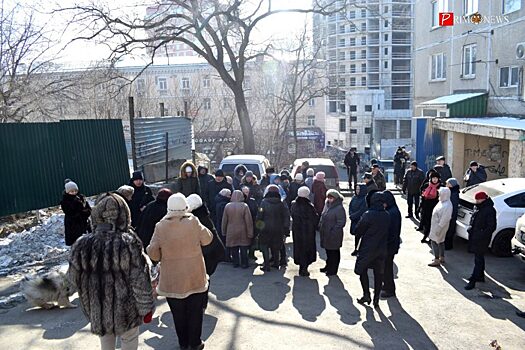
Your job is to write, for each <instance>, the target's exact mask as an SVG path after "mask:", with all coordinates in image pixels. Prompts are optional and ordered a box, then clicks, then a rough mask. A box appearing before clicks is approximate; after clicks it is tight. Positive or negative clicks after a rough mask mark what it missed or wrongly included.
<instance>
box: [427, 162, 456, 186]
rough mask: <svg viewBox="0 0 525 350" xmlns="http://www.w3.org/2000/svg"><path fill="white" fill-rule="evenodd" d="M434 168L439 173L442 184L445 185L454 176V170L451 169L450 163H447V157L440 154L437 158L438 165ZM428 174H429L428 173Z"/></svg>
mask: <svg viewBox="0 0 525 350" xmlns="http://www.w3.org/2000/svg"><path fill="white" fill-rule="evenodd" d="M434 170H435V171H437V172H438V173H439V175H440V176H441V177H440V180H441V185H442V186H445V183H446V182H447V180H448V179H450V178H451V177H452V171H451V170H450V167H449V166H448V164H446V163H445V157H444V156H439V157H437V158H436V165H435V166H434ZM427 175H428V174H427Z"/></svg>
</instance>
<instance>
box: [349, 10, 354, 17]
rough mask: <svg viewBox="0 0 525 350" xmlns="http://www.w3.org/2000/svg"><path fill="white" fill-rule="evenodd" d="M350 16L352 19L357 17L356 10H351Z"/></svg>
mask: <svg viewBox="0 0 525 350" xmlns="http://www.w3.org/2000/svg"><path fill="white" fill-rule="evenodd" d="M348 17H349V18H350V19H354V18H355V11H353V10H352V11H350V12H349V13H348Z"/></svg>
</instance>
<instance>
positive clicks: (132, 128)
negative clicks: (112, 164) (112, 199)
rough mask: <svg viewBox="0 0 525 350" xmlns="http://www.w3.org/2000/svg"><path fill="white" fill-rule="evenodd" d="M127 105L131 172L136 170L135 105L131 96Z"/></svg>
mask: <svg viewBox="0 0 525 350" xmlns="http://www.w3.org/2000/svg"><path fill="white" fill-rule="evenodd" d="M128 104H129V127H130V132H131V158H133V171H135V170H137V153H136V152H137V150H136V148H135V103H134V101H133V96H130V97H129V98H128Z"/></svg>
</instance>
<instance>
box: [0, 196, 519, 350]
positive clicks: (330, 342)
mask: <svg viewBox="0 0 525 350" xmlns="http://www.w3.org/2000/svg"><path fill="white" fill-rule="evenodd" d="M396 199H397V202H398V204H399V206H400V208H401V212H402V213H403V214H405V213H406V202H405V200H404V199H402V198H401V197H400V196H398V195H396ZM348 202H349V198H347V199H346V200H345V207H346V208H347V207H348ZM348 229H349V225H347V226H346V232H347V234H346V237H345V241H344V245H343V248H342V261H341V267H340V270H339V276H337V277H330V278H328V277H326V276H325V275H324V274H322V273H320V272H319V268H320V267H322V266H323V264H324V262H323V259H324V258H325V255H324V253H323V252H320V254H319V258H318V260H317V262H316V263H315V264H314V265H312V266H311V267H310V271H311V272H312V274H311V276H310V277H309V278H305V277H299V276H298V267H297V266H295V265H294V264H293V260H292V259H290V262H289V265H288V269H286V270H284V271H275V270H273V271H272V272H271V273H267V274H263V273H262V272H261V271H259V269H258V268H257V267H256V266H255V265H253V266H252V267H251V268H250V269H248V270H241V269H234V268H233V267H232V266H230V265H227V264H223V265H221V266H220V267H219V268H218V270H217V272H216V274H215V275H214V276H213V278H212V279H211V290H210V303H209V307H208V309H207V312H206V315H205V320H204V329H203V339H204V340H205V342H206V349H272V350H273V349H373V348H375V349H491V346H490V345H489V344H490V342H491V341H492V340H497V341H498V343H499V344H500V345H501V346H502V348H503V349H505V350H507V349H525V319H522V318H519V317H518V316H516V315H515V310H516V308H520V309H525V262H521V261H519V260H518V258H496V257H494V256H492V255H489V256H488V257H487V277H488V278H487V282H486V283H480V284H478V286H477V288H476V289H474V290H472V291H465V290H464V289H463V286H464V285H465V281H464V278H465V277H468V276H469V274H470V272H471V269H472V264H473V257H472V256H471V255H470V254H468V253H467V245H466V242H465V241H463V240H461V239H456V242H455V249H454V250H453V251H451V252H446V266H445V267H443V268H431V267H428V266H427V263H429V262H430V261H431V258H432V255H431V253H430V248H429V246H428V245H424V244H421V243H420V239H421V234H420V233H419V232H417V231H416V230H415V225H414V222H412V221H411V220H408V219H403V231H402V240H403V243H402V246H401V250H400V253H399V255H398V256H397V258H396V260H395V263H396V284H397V298H391V299H388V300H382V301H381V302H380V306H381V309H380V310H374V309H373V308H371V307H368V306H362V305H359V304H358V303H357V301H356V299H357V298H359V297H361V295H362V292H361V287H360V284H359V278H358V276H357V275H355V274H354V272H353V268H354V264H355V258H354V257H352V256H350V253H351V252H352V249H353V245H354V241H353V237H352V236H351V235H350V234H348ZM287 246H288V249H289V251H291V248H292V246H291V243H288V244H287ZM259 257H260V255H259ZM261 260H262V259H261V258H259V262H261ZM74 299H75V300H74V301H73V302H74V303H78V299H76V296H75V297H74ZM28 307H29V306H28V305H27V304H21V305H19V306H17V307H15V308H13V309H9V310H8V311H6V312H5V313H3V314H0V341H1V344H2V348H3V349H9V350H15V349H16V350H18V349H39V350H47V349H64V350H66V349H97V348H99V342H98V338H97V337H96V336H93V335H91V334H90V332H89V325H88V324H87V322H86V320H85V318H84V316H83V315H82V313H81V311H80V310H79V309H67V310H59V309H54V310H50V311H46V310H36V309H33V310H29V311H26V309H28ZM139 348H140V349H177V348H178V346H177V339H176V335H175V331H174V327H173V319H172V317H171V314H170V313H169V308H168V305H167V303H166V302H165V300H164V299H162V298H159V300H158V308H157V311H156V314H155V318H154V320H153V322H152V323H151V324H148V325H145V326H143V327H141V335H140V346H139Z"/></svg>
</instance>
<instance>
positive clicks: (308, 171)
mask: <svg viewBox="0 0 525 350" xmlns="http://www.w3.org/2000/svg"><path fill="white" fill-rule="evenodd" d="M306 175H307V176H314V175H315V170H314V169H312V168H308V170H306Z"/></svg>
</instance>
